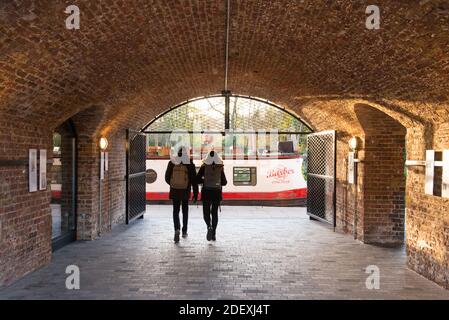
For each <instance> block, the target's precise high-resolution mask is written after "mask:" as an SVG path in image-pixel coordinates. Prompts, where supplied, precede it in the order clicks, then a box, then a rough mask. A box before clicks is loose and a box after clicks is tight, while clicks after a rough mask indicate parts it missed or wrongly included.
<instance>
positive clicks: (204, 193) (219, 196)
mask: <svg viewBox="0 0 449 320" xmlns="http://www.w3.org/2000/svg"><path fill="white" fill-rule="evenodd" d="M205 166H206V165H204V164H203V165H202V166H201V168H200V171H199V172H198V174H197V175H196V181H197V183H198V184H204V171H205ZM227 184H228V180H226V175H225V173H224V170H223V171H222V172H221V185H222V186H225V185H227ZM201 200H202V201H211V202H217V201H221V200H223V189H222V188H221V189H208V188H205V187H204V186H203V188H202V189H201Z"/></svg>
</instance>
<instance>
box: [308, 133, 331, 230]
mask: <svg viewBox="0 0 449 320" xmlns="http://www.w3.org/2000/svg"><path fill="white" fill-rule="evenodd" d="M336 149H337V148H336V139H335V131H325V132H318V133H314V134H310V135H309V136H308V138H307V150H308V151H307V154H308V155H307V213H308V214H309V215H310V216H311V217H312V218H314V219H318V220H320V221H323V222H326V223H329V224H332V225H333V227H334V228H335V226H336V219H335V214H336V208H335V202H336V196H335V195H336V170H335V167H336Z"/></svg>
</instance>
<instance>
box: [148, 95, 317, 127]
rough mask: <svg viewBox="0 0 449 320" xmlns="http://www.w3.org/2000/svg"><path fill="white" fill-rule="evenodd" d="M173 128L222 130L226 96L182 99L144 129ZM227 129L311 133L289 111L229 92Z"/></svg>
mask: <svg viewBox="0 0 449 320" xmlns="http://www.w3.org/2000/svg"><path fill="white" fill-rule="evenodd" d="M176 129H178V130H179V129H183V130H187V131H215V132H217V133H219V132H224V131H225V129H226V98H225V97H224V96H212V97H205V98H199V99H195V100H191V101H187V102H184V103H182V104H180V105H178V106H176V107H174V108H171V109H170V110H169V111H167V112H165V113H163V114H162V115H160V116H158V117H156V118H155V119H153V120H152V121H151V122H150V123H149V124H148V125H147V126H145V127H144V129H143V131H145V132H151V133H157V132H159V133H166V132H171V131H173V130H176ZM229 129H230V130H233V131H239V130H241V131H258V130H267V131H269V130H271V129H273V130H278V131H279V132H280V133H310V132H311V130H310V128H309V127H308V126H307V125H306V124H305V123H304V122H303V121H301V120H300V119H299V118H298V117H297V116H295V115H294V114H292V113H291V112H289V111H287V110H285V109H283V108H281V107H279V106H276V105H275V104H273V103H271V102H269V101H264V100H261V99H257V98H252V97H244V96H231V97H230V103H229Z"/></svg>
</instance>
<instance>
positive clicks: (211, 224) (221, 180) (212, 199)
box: [196, 151, 228, 241]
mask: <svg viewBox="0 0 449 320" xmlns="http://www.w3.org/2000/svg"><path fill="white" fill-rule="evenodd" d="M196 177H197V182H198V184H202V185H203V187H202V189H201V201H202V202H203V217H204V222H206V226H207V236H206V238H207V241H211V240H212V241H216V230H217V225H218V207H219V206H220V202H221V200H222V199H223V186H225V185H227V183H228V182H227V180H226V175H225V173H224V165H223V160H222V159H221V158H220V157H219V156H218V154H217V153H216V152H215V151H211V152H209V153H208V155H207V157H206V158H205V159H204V160H203V164H202V166H201V168H200V170H199V172H198V174H197V176H196Z"/></svg>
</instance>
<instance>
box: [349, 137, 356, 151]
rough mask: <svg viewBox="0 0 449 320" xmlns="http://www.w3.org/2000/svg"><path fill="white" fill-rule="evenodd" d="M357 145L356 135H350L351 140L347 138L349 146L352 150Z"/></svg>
mask: <svg viewBox="0 0 449 320" xmlns="http://www.w3.org/2000/svg"><path fill="white" fill-rule="evenodd" d="M357 146H358V140H357V137H352V138H351V140H349V148H351V149H352V150H356V149H357Z"/></svg>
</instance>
